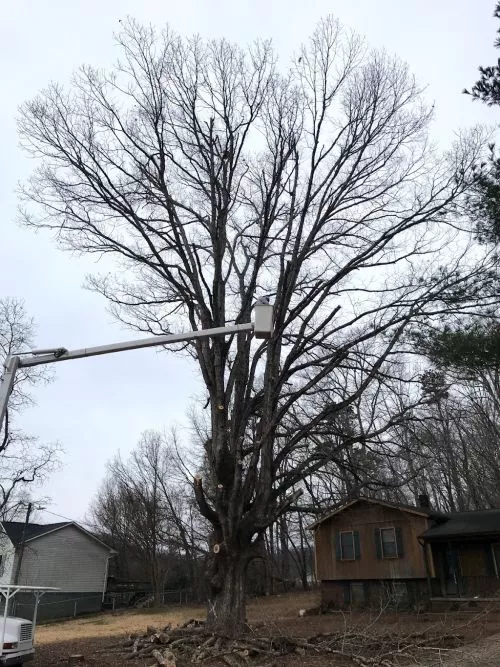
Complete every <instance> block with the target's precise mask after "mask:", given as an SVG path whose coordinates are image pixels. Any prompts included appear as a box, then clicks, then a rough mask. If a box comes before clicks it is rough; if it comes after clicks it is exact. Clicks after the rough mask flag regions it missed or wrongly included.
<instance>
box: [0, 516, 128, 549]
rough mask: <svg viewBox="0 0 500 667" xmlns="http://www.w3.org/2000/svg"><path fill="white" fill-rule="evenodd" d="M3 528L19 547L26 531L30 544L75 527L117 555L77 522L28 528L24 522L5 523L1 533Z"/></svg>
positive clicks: (29, 525)
mask: <svg viewBox="0 0 500 667" xmlns="http://www.w3.org/2000/svg"><path fill="white" fill-rule="evenodd" d="M2 526H3V532H5V533H6V534H7V536H8V538H9V539H10V541H11V542H12V544H13V545H14V546H15V547H17V546H18V545H19V544H21V542H22V541H23V531H24V542H28V541H29V540H35V539H36V538H37V537H42V535H46V534H47V533H52V532H54V531H55V530H59V529H60V528H65V527H66V526H74V527H75V528H77V529H78V530H80V531H81V532H82V533H84V534H85V535H87V537H90V538H91V539H92V540H95V541H96V542H98V543H99V544H100V545H101V546H102V547H104V548H105V549H108V550H109V552H110V553H117V552H116V551H115V549H112V548H111V547H110V546H109V545H108V544H105V543H104V542H103V541H102V540H100V539H99V538H98V537H96V536H95V535H93V534H92V533H91V532H89V531H88V530H85V528H82V526H80V525H79V524H78V523H76V522H75V521H62V522H61V523H44V524H40V523H29V524H28V525H27V526H26V528H25V525H24V521H3V522H1V523H0V531H1V527H2Z"/></svg>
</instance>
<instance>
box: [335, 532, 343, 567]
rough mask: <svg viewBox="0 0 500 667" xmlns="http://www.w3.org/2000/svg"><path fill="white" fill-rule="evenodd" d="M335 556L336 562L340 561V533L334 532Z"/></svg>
mask: <svg viewBox="0 0 500 667" xmlns="http://www.w3.org/2000/svg"><path fill="white" fill-rule="evenodd" d="M335 556H336V558H337V560H342V549H341V547H340V533H339V532H338V531H335Z"/></svg>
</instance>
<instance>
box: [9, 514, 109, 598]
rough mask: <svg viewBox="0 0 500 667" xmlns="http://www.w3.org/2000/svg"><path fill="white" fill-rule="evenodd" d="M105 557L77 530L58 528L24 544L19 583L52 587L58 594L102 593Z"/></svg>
mask: <svg viewBox="0 0 500 667" xmlns="http://www.w3.org/2000/svg"><path fill="white" fill-rule="evenodd" d="M108 556H109V550H108V549H106V547H104V546H101V545H100V544H99V542H96V541H95V540H93V539H92V538H91V537H89V536H88V535H85V533H83V532H81V531H80V530H78V528H75V527H74V526H68V527H66V528H61V529H59V530H56V531H54V532H52V533H48V534H47V535H43V536H42V537H37V538H36V539H35V540H32V541H28V542H26V544H25V547H24V555H23V559H22V565H21V573H20V577H19V583H20V584H21V585H23V586H55V587H57V588H59V589H60V590H61V592H78V593H97V592H102V590H103V587H104V580H105V577H106V565H107V560H108ZM16 560H17V559H16Z"/></svg>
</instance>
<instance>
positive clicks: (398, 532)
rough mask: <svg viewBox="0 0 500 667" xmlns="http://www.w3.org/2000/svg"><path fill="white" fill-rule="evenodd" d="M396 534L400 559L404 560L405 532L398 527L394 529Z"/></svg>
mask: <svg viewBox="0 0 500 667" xmlns="http://www.w3.org/2000/svg"><path fill="white" fill-rule="evenodd" d="M394 532H395V533H396V548H397V550H398V558H403V557H404V555H405V551H404V548H403V531H402V529H401V528H400V527H399V526H398V527H396V528H395V529H394Z"/></svg>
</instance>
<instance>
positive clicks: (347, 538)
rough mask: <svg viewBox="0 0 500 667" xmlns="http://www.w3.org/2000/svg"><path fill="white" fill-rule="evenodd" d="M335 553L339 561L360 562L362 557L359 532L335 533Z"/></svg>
mask: <svg viewBox="0 0 500 667" xmlns="http://www.w3.org/2000/svg"><path fill="white" fill-rule="evenodd" d="M335 551H336V557H337V560H358V558H359V557H360V555H361V552H360V549H359V533H358V531H357V530H341V531H340V532H337V531H335Z"/></svg>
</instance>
